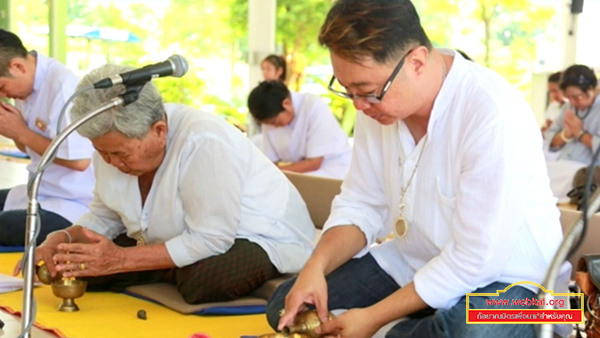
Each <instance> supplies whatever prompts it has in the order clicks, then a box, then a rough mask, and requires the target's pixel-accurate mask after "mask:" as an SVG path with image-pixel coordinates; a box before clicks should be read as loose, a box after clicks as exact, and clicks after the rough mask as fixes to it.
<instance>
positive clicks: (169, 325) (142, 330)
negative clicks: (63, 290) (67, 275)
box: [0, 253, 273, 338]
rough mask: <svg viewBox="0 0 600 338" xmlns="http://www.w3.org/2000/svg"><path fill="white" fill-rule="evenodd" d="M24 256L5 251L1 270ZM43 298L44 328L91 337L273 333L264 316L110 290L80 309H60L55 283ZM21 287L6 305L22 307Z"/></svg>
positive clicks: (39, 296) (225, 337)
mask: <svg viewBox="0 0 600 338" xmlns="http://www.w3.org/2000/svg"><path fill="white" fill-rule="evenodd" d="M20 258H21V254H18V253H3V254H0V272H1V273H5V274H11V273H12V270H13V267H14V265H15V264H16V262H17V261H18V260H19V259H20ZM34 295H35V299H36V302H37V308H38V311H37V315H36V322H37V323H38V324H40V325H42V326H45V327H49V328H54V329H58V330H59V331H60V332H62V333H63V334H64V335H65V336H68V337H86V338H108V337H111V338H112V337H124V338H125V337H127V338H136V337H140V338H147V337H181V338H188V337H190V336H191V335H192V334H194V333H204V334H206V335H208V336H210V337H212V338H239V337H241V336H258V335H260V334H263V333H268V332H273V331H272V330H271V328H270V327H269V326H268V324H267V322H266V318H265V315H264V314H260V315H242V316H194V315H183V314H181V313H178V312H175V311H173V310H171V309H169V308H166V307H164V306H162V305H158V304H155V303H152V302H148V301H145V300H141V299H138V298H134V297H131V296H127V295H125V294H117V293H108V292H101V293H98V292H91V293H86V294H85V295H84V296H83V297H82V298H79V299H76V300H75V302H76V303H77V305H79V308H80V311H78V312H72V313H66V312H58V311H57V310H56V308H57V306H58V305H59V304H60V303H61V299H59V298H56V297H55V296H54V295H53V294H52V290H51V288H50V286H47V285H44V286H41V287H37V288H35V290H34ZM22 298H23V293H22V292H21V291H17V292H11V293H6V294H1V295H0V305H2V306H5V307H8V308H10V309H12V310H14V311H21V309H22V301H23V299H22ZM139 310H145V311H146V316H147V319H146V320H142V319H138V318H137V313H138V311H139Z"/></svg>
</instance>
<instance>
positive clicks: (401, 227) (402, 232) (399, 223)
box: [394, 57, 448, 237]
mask: <svg viewBox="0 0 600 338" xmlns="http://www.w3.org/2000/svg"><path fill="white" fill-rule="evenodd" d="M447 75H448V69H447V68H446V61H444V57H442V83H444V80H446V76H447ZM428 136H429V134H426V135H425V140H424V141H423V147H422V148H421V152H420V153H419V157H418V158H417V164H415V169H413V172H412V174H410V178H409V179H408V182H407V183H406V186H405V187H404V188H402V191H401V192H400V204H399V205H398V218H397V219H396V224H395V225H394V232H395V234H396V236H397V237H404V236H406V233H407V232H408V222H407V221H406V218H405V217H404V208H406V200H405V199H404V197H405V196H406V191H407V190H408V188H409V187H410V184H411V183H412V180H413V178H414V177H415V174H416V173H417V168H419V163H421V157H422V156H423V150H424V149H425V146H426V145H427V138H428Z"/></svg>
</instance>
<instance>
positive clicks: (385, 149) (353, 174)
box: [325, 50, 566, 308]
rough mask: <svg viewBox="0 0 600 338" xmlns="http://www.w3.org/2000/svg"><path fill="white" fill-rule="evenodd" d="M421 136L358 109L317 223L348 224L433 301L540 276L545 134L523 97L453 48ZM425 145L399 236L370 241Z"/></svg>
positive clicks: (555, 241)
mask: <svg viewBox="0 0 600 338" xmlns="http://www.w3.org/2000/svg"><path fill="white" fill-rule="evenodd" d="M442 53H451V54H454V52H453V51H447V50H446V51H444V50H442ZM427 135H428V136H427V137H423V138H422V139H421V140H420V142H419V143H418V144H415V141H414V139H413V137H412V136H411V135H410V133H409V131H408V128H407V127H406V125H405V124H404V123H403V122H398V124H395V125H389V126H384V125H381V124H379V123H377V122H376V121H375V120H372V119H370V118H369V117H367V116H365V115H364V114H363V113H359V114H358V115H357V118H356V127H355V141H354V148H353V154H352V164H351V167H350V171H349V173H348V175H347V177H346V179H345V180H344V183H343V185H342V192H341V194H340V195H338V196H337V197H336V198H335V200H334V202H333V206H332V212H331V216H330V217H329V220H328V221H327V223H326V225H325V231H327V229H330V228H332V227H335V226H338V225H344V224H355V225H357V226H358V227H359V228H360V229H361V230H362V231H363V232H364V234H365V236H366V238H367V242H368V245H367V246H366V247H365V248H364V249H363V250H362V251H361V252H359V253H358V254H357V256H362V255H364V254H365V253H366V252H367V251H369V250H371V253H372V255H373V257H374V258H375V259H376V260H377V262H378V264H379V265H380V266H381V267H382V269H383V270H385V271H386V272H387V273H388V274H389V275H390V276H391V277H392V278H394V280H395V281H396V282H397V283H398V284H399V285H400V286H405V285H407V284H408V283H410V282H411V281H414V284H415V288H416V291H417V293H418V294H419V296H420V297H421V298H422V299H423V300H424V301H425V303H427V304H428V305H429V306H431V307H433V308H450V307H451V306H453V305H454V304H456V303H457V301H458V300H459V299H460V298H461V297H464V296H465V294H466V293H468V292H473V291H474V290H475V289H477V288H480V287H483V286H486V285H488V284H490V283H492V282H495V281H500V282H506V283H514V282H519V281H531V282H536V283H542V280H543V278H544V276H545V273H546V270H547V268H548V266H549V264H550V261H551V260H552V257H553V255H554V253H555V251H556V249H557V247H558V245H559V243H560V241H561V238H562V232H561V228H560V223H559V213H558V210H557V208H556V206H555V202H556V200H555V199H554V198H553V197H552V192H551V190H550V185H549V180H548V176H547V174H546V168H545V164H544V157H543V154H542V151H541V150H542V138H541V135H540V133H539V129H538V126H537V123H536V121H535V119H534V116H533V114H532V112H531V110H530V108H529V106H528V105H527V103H526V102H525V101H524V99H523V98H522V96H521V94H520V93H518V92H517V91H516V90H515V89H514V88H512V87H511V86H510V85H509V84H508V83H507V82H506V81H505V80H503V79H502V78H501V77H500V76H499V75H497V74H495V73H493V72H492V71H490V70H488V69H485V68H483V67H481V66H478V65H476V64H475V63H473V62H468V61H466V60H464V59H463V58H462V57H460V56H459V55H458V54H456V55H455V57H454V62H453V65H452V68H451V69H450V72H449V74H448V76H447V78H446V80H445V82H444V84H443V86H442V88H441V90H440V92H439V94H438V96H437V98H436V100H435V103H434V106H433V110H432V112H431V117H430V120H429V125H428V127H427ZM423 146H424V147H425V149H424V151H423V154H422V158H421V160H420V163H419V166H418V168H417V170H416V173H415V177H414V178H413V181H412V183H411V184H410V186H409V187H408V189H407V191H406V196H405V199H406V208H405V210H404V217H405V218H406V220H407V221H408V231H407V234H406V236H405V237H402V238H395V239H394V240H391V241H387V242H384V243H383V244H381V245H379V246H375V247H373V248H370V246H371V245H372V244H373V243H374V241H375V240H376V239H377V238H378V237H384V236H386V235H388V234H389V233H390V232H391V231H392V228H393V224H394V223H395V221H396V219H397V218H398V215H399V208H398V205H399V202H400V192H401V190H402V188H403V187H405V186H406V183H407V181H408V180H409V178H410V176H411V174H412V172H413V170H415V165H416V163H417V159H418V157H419V153H420V151H421V148H422V147H423ZM399 163H400V164H401V166H399ZM565 286H566V285H565ZM532 288H533V287H532ZM534 291H538V290H534Z"/></svg>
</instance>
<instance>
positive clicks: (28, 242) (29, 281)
mask: <svg viewBox="0 0 600 338" xmlns="http://www.w3.org/2000/svg"><path fill="white" fill-rule="evenodd" d="M140 88H141V87H139V88H136V89H135V90H129V88H128V91H127V92H126V93H125V94H123V95H121V96H117V97H116V98H114V99H112V100H110V101H109V102H107V103H104V104H102V105H101V106H99V107H97V108H96V109H94V110H93V111H91V112H89V113H87V114H86V115H83V116H81V117H80V118H79V119H77V120H75V121H74V122H73V123H71V124H70V125H69V126H67V127H66V128H65V129H64V130H63V131H62V132H61V133H60V134H58V135H57V136H56V137H55V138H54V139H53V140H52V142H51V143H50V145H49V146H48V148H47V149H46V151H45V152H44V154H43V155H42V157H41V158H40V162H39V163H38V166H37V168H36V172H35V174H34V175H33V177H32V179H31V180H30V182H29V188H28V197H29V203H28V205H27V222H26V226H27V227H26V233H25V235H26V236H25V253H24V255H23V277H24V281H23V317H22V322H21V329H22V334H21V336H20V337H23V338H30V332H29V331H30V329H31V326H32V324H33V320H34V319H33V315H32V313H33V311H32V308H33V303H34V301H33V280H34V275H33V274H34V263H35V246H36V245H35V244H36V237H37V234H38V233H39V225H40V221H39V214H38V211H39V207H38V200H37V196H38V192H39V186H40V183H41V179H42V174H43V173H44V170H45V169H46V167H47V166H48V164H49V163H50V162H51V161H52V159H53V157H54V154H55V153H56V151H57V150H58V147H59V146H60V144H61V143H62V142H63V141H64V140H65V139H66V138H67V136H69V135H70V134H71V133H72V132H73V131H75V130H76V129H77V128H79V127H80V126H81V125H82V124H84V123H85V122H87V121H88V120H90V119H91V118H93V117H95V116H97V115H99V114H100V113H103V112H105V111H107V110H109V109H111V108H114V107H118V106H125V105H128V104H130V103H132V102H134V101H135V100H137V98H138V94H139V89H140Z"/></svg>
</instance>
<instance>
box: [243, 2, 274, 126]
mask: <svg viewBox="0 0 600 338" xmlns="http://www.w3.org/2000/svg"><path fill="white" fill-rule="evenodd" d="M276 8H277V0H248V66H249V70H250V74H249V82H248V83H249V87H250V90H252V89H253V88H254V87H256V85H258V82H260V81H261V80H262V72H261V70H260V61H261V60H262V59H264V58H265V57H266V56H267V55H269V54H272V53H273V52H274V51H275V18H276ZM248 121H249V123H248V136H252V135H254V134H256V133H257V132H258V125H257V124H256V123H255V122H254V120H253V119H252V116H250V115H249V116H248ZM250 121H251V122H250Z"/></svg>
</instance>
